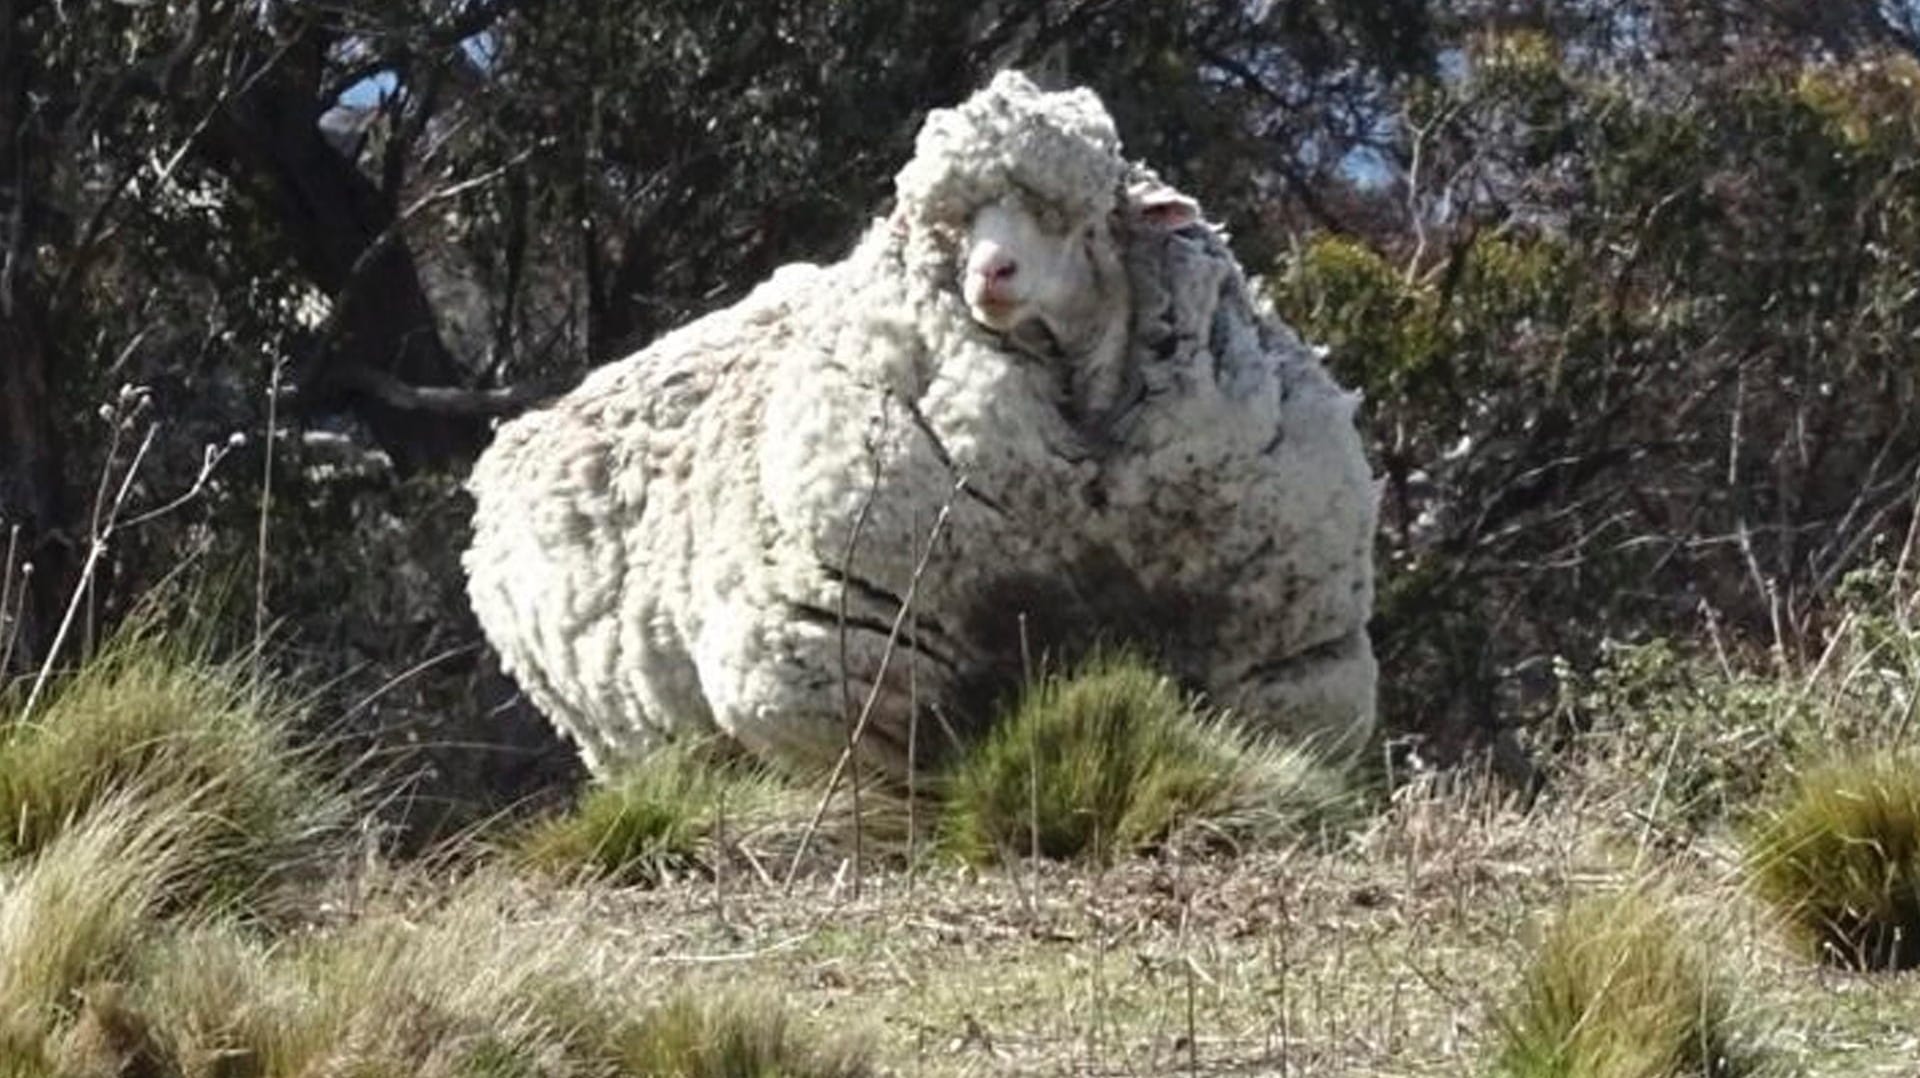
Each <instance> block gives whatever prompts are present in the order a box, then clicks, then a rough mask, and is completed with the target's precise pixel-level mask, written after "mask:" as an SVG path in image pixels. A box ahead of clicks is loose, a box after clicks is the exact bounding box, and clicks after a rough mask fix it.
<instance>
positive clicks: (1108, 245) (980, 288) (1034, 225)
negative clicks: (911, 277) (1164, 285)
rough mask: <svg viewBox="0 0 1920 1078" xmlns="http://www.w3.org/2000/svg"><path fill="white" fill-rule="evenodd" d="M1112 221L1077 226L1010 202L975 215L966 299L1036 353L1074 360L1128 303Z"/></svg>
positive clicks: (993, 326) (981, 318) (964, 275)
mask: <svg viewBox="0 0 1920 1078" xmlns="http://www.w3.org/2000/svg"><path fill="white" fill-rule="evenodd" d="M1124 289H1125V279H1124V276H1123V271H1122V269H1121V266H1120V257H1119V254H1118V253H1117V250H1116V245H1115V243H1114V237H1113V229H1112V225H1111V223H1110V222H1109V221H1108V215H1106V214H1101V215H1099V216H1097V217H1094V218H1090V219H1083V220H1078V221H1071V220H1065V219H1062V218H1061V217H1060V216H1059V215H1058V214H1050V213H1048V212H1045V211H1042V210H1036V209H1035V208H1034V207H1033V206H1032V205H1031V204H1030V203H1029V202H1028V201H1027V200H1025V199H1022V198H1020V197H1019V196H1013V195H1010V196H1008V197H1006V198H1002V199H1000V200H998V201H996V202H990V203H988V204H987V205H985V206H982V207H981V208H980V209H979V210H977V211H976V212H975V213H974V215H973V220H972V221H971V223H970V227H969V230H968V239H967V250H966V261H965V267H964V269H963V270H962V271H961V275H960V294H961V296H962V297H963V298H964V299H965V300H966V302H967V310H968V312H969V313H971V314H972V316H973V319H974V321H976V322H978V323H980V325H982V326H984V327H985V328H987V329H989V330H992V331H994V332H995V333H1003V334H1006V335H1007V336H1008V337H1009V338H1010V339H1011V340H1012V341H1013V342H1014V343H1015V344H1017V345H1019V346H1020V347H1022V348H1024V349H1026V350H1028V351H1045V352H1067V353H1072V352H1074V351H1076V350H1077V349H1079V348H1080V347H1082V346H1083V343H1084V342H1085V341H1086V340H1087V338H1088V337H1089V335H1091V334H1094V333H1097V332H1098V330H1099V325H1100V323H1101V322H1102V321H1103V320H1106V319H1110V318H1112V317H1113V316H1114V314H1115V313H1116V309H1117V308H1119V307H1122V306H1123V305H1124V303H1125V298H1124Z"/></svg>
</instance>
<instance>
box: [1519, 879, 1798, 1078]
mask: <svg viewBox="0 0 1920 1078" xmlns="http://www.w3.org/2000/svg"><path fill="white" fill-rule="evenodd" d="M1690 940H1691V937H1690V936H1689V935H1688V934H1687V931H1686V927H1685V926H1683V925H1682V924H1681V923H1680V921H1679V919H1678V918H1677V917H1676V916H1675V915H1674V914H1673V913H1672V911H1671V910H1670V909H1668V908H1667V907H1666V906H1665V905H1664V904H1662V903H1660V902H1658V901H1656V900H1654V899H1652V898H1650V897H1649V896H1647V895H1646V894H1644V893H1642V892H1638V891H1628V892H1624V893H1622V894H1618V895H1612V896H1607V897H1603V898H1595V899H1589V900H1586V901H1584V902H1580V903H1577V904H1575V905H1573V906H1571V907H1570V908H1568V909H1567V910H1566V911H1565V912H1564V913H1563V914H1562V915H1561V917H1560V919H1559V920H1558V922H1557V923H1555V924H1554V925H1553V926H1552V928H1550V929H1549V930H1548V932H1547V933H1546V935H1545V937H1544V938H1543V939H1542V940H1541V942H1540V945H1539V947H1538V950H1537V951H1536V952H1535V953H1534V954H1533V956H1532V960H1531V963H1530V965H1529V966H1528V967H1527V969H1526V971H1525V972H1524V974H1523V975H1522V978H1521V982H1520V985H1519V988H1518V990H1517V991H1516V992H1515V994H1514V996H1513V998H1512V999H1511V1000H1510V1001H1509V1002H1508V1003H1507V1004H1506V1006H1505V1007H1504V1009H1502V1010H1501V1011H1500V1012H1499V1013H1498V1014H1497V1015H1496V1016H1495V1026H1496V1029H1497V1034H1496V1037H1495V1057H1494V1067H1493V1072H1494V1074H1496V1075H1499V1076H1500V1078H1683V1076H1684V1078H1694V1076H1698V1078H1742V1076H1748V1075H1757V1074H1761V1073H1763V1072H1764V1071H1763V1068H1764V1062H1765V1061H1764V1057H1763V1056H1762V1054H1761V1053H1760V1051H1759V1050H1758V1049H1757V1047H1755V1046H1754V1045H1753V1043H1752V1040H1751V1036H1750V1034H1749V1033H1748V1031H1747V1030H1746V1029H1745V1028H1744V1027H1743V1023H1742V1021H1741V1019H1740V1016H1739V1015H1738V1014H1737V1013H1736V1011H1735V1009H1734V1005H1733V1001H1732V998H1731V993H1730V991H1729V989H1730V987H1731V986H1730V984H1729V982H1728V980H1727V979H1726V977H1725V976H1724V975H1723V974H1721V973H1719V972H1718V971H1717V970H1716V969H1715V968H1714V967H1712V966H1711V965H1710V964H1709V963H1708V961H1707V959H1706V955H1705V953H1704V952H1703V951H1702V949H1701V948H1700V947H1699V946H1697V945H1696V944H1694V943H1693V942H1690Z"/></svg>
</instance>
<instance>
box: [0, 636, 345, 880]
mask: <svg viewBox="0 0 1920 1078" xmlns="http://www.w3.org/2000/svg"><path fill="white" fill-rule="evenodd" d="M297 713H298V712H297V705H296V704H295V703H294V702H293V701H292V700H291V698H290V697H288V696H287V695H286V694H285V693H284V691H282V690H278V689H275V688H273V687H269V686H265V685H262V684H260V683H259V682H258V681H257V680H256V679H255V678H254V677H252V676H251V675H250V673H249V672H248V671H247V670H246V669H245V668H244V667H243V666H241V665H240V664H238V663H233V662H225V663H223V662H218V661H214V660H211V659H208V658H206V657H205V656H203V655H198V654H195V653H194V652H193V651H192V650H191V649H189V648H186V647H183V646H178V645H172V644H169V643H167V642H165V641H163V640H162V639H161V637H160V636H159V634H158V633H156V632H152V631H147V630H143V629H141V628H135V629H132V630H129V631H128V632H127V633H126V634H125V635H124V636H123V637H121V638H120V639H118V640H116V641H115V642H113V643H112V644H110V645H109V646H108V648H107V649H105V650H104V651H103V652H102V653H101V654H100V655H98V656H96V657H95V658H94V659H92V660H91V661H89V662H88V663H87V665H85V666H84V667H82V668H81V669H79V670H78V671H76V672H75V673H73V674H71V675H69V676H68V677H67V678H66V679H65V681H64V682H62V683H61V684H59V685H58V686H56V687H55V689H54V690H53V692H52V693H51V695H50V696H49V697H48V698H47V700H46V702H45V703H44V705H42V706H41V707H39V708H38V710H36V711H35V712H34V713H33V714H32V715H30V716H27V717H25V719H24V720H23V719H21V718H20V717H19V716H18V715H17V714H16V715H14V716H12V717H10V718H9V719H7V720H0V860H4V859H6V858H11V857H20V856H23V855H27V854H31V853H33V852H35V851H37V850H39V849H41V848H42V847H44V846H45V845H47V844H48V843H49V842H51V841H53V840H54V839H55V838H56V837H57V836H59V835H60V834H61V833H62V832H63V831H64V830H65V829H66V828H67V827H68V826H69V825H70V824H71V823H72V822H73V821H74V820H76V819H78V818H80V817H82V816H84V815H85V814H86V813H87V812H88V811H89V810H90V809H92V808H93V807H94V806H96V805H98V804H101V803H103V802H104V801H107V800H110V799H111V798H113V797H115V796H119V795H137V796H139V797H142V798H145V799H148V800H151V801H154V802H156V803H162V802H177V803H190V804H192V805H193V806H194V807H195V809H196V810H198V811H199V812H200V813H201V814H202V815H204V816H205V817H207V819H208V820H209V821H210V822H211V823H212V825H213V827H212V832H213V833H211V834H210V835H209V836H208V837H209V842H210V848H211V849H212V850H213V851H214V852H215V854H216V856H214V857H213V858H212V859H211V860H210V861H209V863H208V865H207V866H206V867H207V868H208V872H209V875H208V876H207V878H206V880H205V881H204V882H205V883H206V884H207V886H208V887H209V888H211V889H216V890H222V891H226V892H229V893H231V894H232V895H234V896H235V897H238V896H240V895H244V894H251V893H253V892H254V891H255V890H256V889H257V888H258V887H259V886H260V885H261V884H262V883H263V882H265V881H266V880H267V879H268V878H269V877H271V876H273V875H275V874H277V873H280V872H282V871H283V870H286V869H290V868H292V867H294V866H295V865H297V864H298V863H299V862H300V861H301V860H302V858H303V857H305V856H307V855H310V854H311V853H313V852H314V851H315V850H316V849H317V848H318V844H317V840H318V839H320V838H321V837H322V836H324V835H326V834H328V833H329V832H330V831H331V830H332V829H333V828H334V827H336V826H337V825H338V824H339V823H340V822H341V821H342V820H344V819H345V818H346V815H347V813H346V808H347V805H346V798H344V797H343V796H342V795H340V794H338V793H336V792H334V791H332V790H330V789H329V788H328V787H327V785H326V784H325V783H323V782H322V781H321V780H320V779H319V777H318V772H317V769H316V768H315V767H313V766H312V763H311V760H310V758H309V755H308V754H306V753H304V752H301V751H298V750H295V749H293V748H291V747H290V745H289V739H288V732H289V729H290V727H291V725H292V723H293V722H294V720H295V718H296V716H297Z"/></svg>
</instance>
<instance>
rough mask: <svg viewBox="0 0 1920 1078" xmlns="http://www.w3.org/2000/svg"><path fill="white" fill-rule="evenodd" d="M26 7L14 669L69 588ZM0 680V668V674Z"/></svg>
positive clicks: (15, 195)
mask: <svg viewBox="0 0 1920 1078" xmlns="http://www.w3.org/2000/svg"><path fill="white" fill-rule="evenodd" d="M34 6H35V5H34V3H33V0H0V559H3V558H4V557H5V555H6V550H7V549H8V547H9V545H10V544H11V545H12V546H13V549H14V551H15V564H14V565H11V566H7V565H0V572H6V571H12V572H13V573H15V574H18V573H19V572H20V565H21V564H22V563H27V562H31V563H32V564H33V566H34V573H33V576H32V577H31V578H29V579H27V580H26V581H25V584H26V593H25V595H24V597H23V598H21V599H20V600H19V602H20V607H19V610H20V614H21V619H20V622H19V624H17V625H11V626H7V625H0V652H4V651H5V650H6V648H5V646H4V645H5V641H6V639H7V635H8V633H12V634H15V635H14V645H13V649H12V654H13V660H14V662H15V663H17V664H20V665H22V666H24V665H26V664H28V663H30V662H32V660H33V659H34V658H35V657H36V656H37V655H39V653H40V650H41V647H42V646H43V645H44V644H45V642H46V637H47V636H48V635H49V634H50V633H51V631H52V628H53V624H54V620H55V618H56V617H57V611H58V610H59V603H60V598H61V596H62V595H63V594H64V592H65V590H66V589H67V588H68V587H69V586H71V582H70V581H69V580H68V579H67V571H68V570H69V569H70V568H71V564H72V559H71V557H70V556H69V550H68V549H67V547H66V546H65V545H64V544H63V540H62V538H61V536H62V531H61V528H62V525H63V524H64V523H65V521H66V517H65V514H64V508H65V506H64V504H63V503H64V501H65V499H64V497H63V492H62V490H61V486H60V481H61V467H60V450H59V444H58V441H57V439H56V436H55V432H54V428H53V422H52V412H53V408H52V403H53V402H52V399H51V396H50V395H49V393H48V388H47V374H48V370H49V366H50V365H49V356H48V348H49V344H48V338H47V325H46V306H45V296H44V294H43V292H42V290H41V288H40V287H39V285H38V282H37V280H36V276H35V274H36V266H35V262H34V246H35V240H34V236H33V231H34V224H35V216H36V208H35V205H34V190H33V187H34V180H35V176H34V170H35V167H36V161H35V160H34V151H35V150H36V149H38V148H39V147H38V146H37V145H36V144H35V140H36V138H37V137H38V136H37V133H36V131H35V129H34V117H33V112H32V108H33V105H32V99H31V98H30V97H29V94H28V87H29V80H30V79H31V77H32V70H33V50H32V44H33V42H32V38H31V34H30V29H29V27H28V26H27V24H26V17H27V14H28V12H29V11H30V10H31V9H32V8H33V7H34ZM15 529H18V531H17V532H16V531H15ZM12 584H13V586H12V588H10V589H5V588H0V591H10V592H11V594H12V595H14V596H20V595H21V592H20V588H21V586H22V579H21V577H20V576H18V575H15V576H14V577H13V580H12ZM11 613H12V612H11V611H0V614H11ZM6 673H8V671H5V670H0V676H4V675H5V674H6Z"/></svg>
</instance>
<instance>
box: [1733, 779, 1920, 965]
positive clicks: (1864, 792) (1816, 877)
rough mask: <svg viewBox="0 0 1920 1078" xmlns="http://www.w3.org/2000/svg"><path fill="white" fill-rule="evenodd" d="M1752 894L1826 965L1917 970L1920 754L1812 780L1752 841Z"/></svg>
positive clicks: (1803, 783) (1749, 866) (1749, 859)
mask: <svg viewBox="0 0 1920 1078" xmlns="http://www.w3.org/2000/svg"><path fill="white" fill-rule="evenodd" d="M1747 870H1748V873H1749V876H1750V879H1751V880H1752V882H1753V886H1754V890H1755V891H1756V892H1757V893H1758V894H1759V895H1760V896H1761V897H1762V898H1763V899H1765V900H1766V901H1767V902H1768V903H1769V904H1771V905H1772V906H1773V907H1774V908H1775V909H1776V910H1778V911H1779V912H1780V914H1781V915H1782V916H1783V917H1784V918H1785V921H1786V923H1787V924H1788V925H1789V926H1790V927H1791V929H1792V930H1793V932H1794V933H1795V934H1796V935H1797V936H1798V937H1799V938H1800V939H1801V940H1802V941H1803V942H1804V943H1805V944H1806V945H1807V946H1808V948H1809V949H1810V950H1812V951H1813V953H1815V954H1816V955H1818V956H1819V957H1821V958H1823V959H1825V960H1827V961H1830V962H1834V963H1837V964H1839V965H1842V966H1846V967H1849V968H1853V969H1912V968H1914V967H1915V966H1920V753H1917V752H1915V751H1912V750H1881V751H1877V752H1872V753H1868V754H1862V755H1854V756H1847V757H1839V758H1836V759H1834V760H1832V761H1830V762H1828V763H1826V764H1824V765H1822V766H1819V767H1816V768H1814V769H1812V770H1810V771H1808V772H1806V773H1805V774H1804V775H1803V776H1802V777H1801V779H1800V782H1799V785H1798V788H1797V789H1796V790H1795V791H1794V793H1793V795H1792V796H1791V797H1789V798H1787V799H1786V800H1785V801H1784V803H1783V804H1781V806H1780V807H1779V808H1777V809H1776V810H1775V811H1774V812H1772V813H1771V814H1769V815H1768V816H1767V817H1766V818H1765V819H1764V820H1763V822H1762V823H1761V824H1760V826H1758V827H1757V828H1756V829H1755V830H1754V832H1753V834H1752V837H1751V839H1750V842H1749V846H1748V854H1747Z"/></svg>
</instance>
